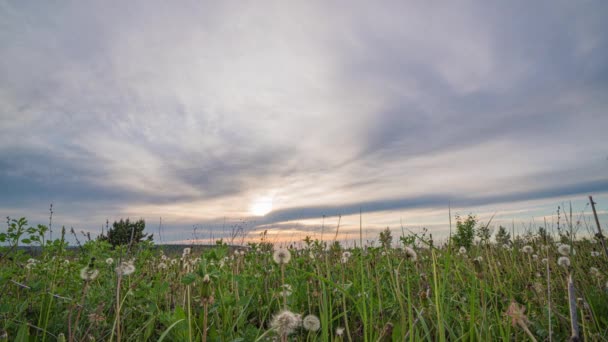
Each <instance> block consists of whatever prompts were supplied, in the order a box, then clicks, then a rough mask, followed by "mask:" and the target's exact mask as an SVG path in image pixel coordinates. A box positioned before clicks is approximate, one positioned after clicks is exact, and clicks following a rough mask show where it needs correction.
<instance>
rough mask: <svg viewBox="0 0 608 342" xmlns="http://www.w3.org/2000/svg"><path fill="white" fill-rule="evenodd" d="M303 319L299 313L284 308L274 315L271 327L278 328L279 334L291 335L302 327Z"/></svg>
mask: <svg viewBox="0 0 608 342" xmlns="http://www.w3.org/2000/svg"><path fill="white" fill-rule="evenodd" d="M301 322H302V320H301V318H299V317H298V315H296V314H294V313H293V312H291V311H289V310H283V311H281V312H279V313H278V314H276V315H274V316H273V317H272V321H270V327H271V328H272V329H274V330H276V331H277V332H278V333H279V335H289V334H291V333H293V332H294V330H296V329H297V328H298V327H300V324H301Z"/></svg>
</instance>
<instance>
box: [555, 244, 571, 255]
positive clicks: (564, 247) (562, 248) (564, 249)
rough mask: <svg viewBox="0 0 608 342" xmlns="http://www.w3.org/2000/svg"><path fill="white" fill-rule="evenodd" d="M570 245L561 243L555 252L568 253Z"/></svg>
mask: <svg viewBox="0 0 608 342" xmlns="http://www.w3.org/2000/svg"><path fill="white" fill-rule="evenodd" d="M570 249H571V248H570V245H566V244H562V245H559V247H557V252H558V253H559V254H561V255H570Z"/></svg>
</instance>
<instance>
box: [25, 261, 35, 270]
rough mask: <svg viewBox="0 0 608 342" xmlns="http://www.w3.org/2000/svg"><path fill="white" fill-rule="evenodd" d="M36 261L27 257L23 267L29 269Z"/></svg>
mask: <svg viewBox="0 0 608 342" xmlns="http://www.w3.org/2000/svg"><path fill="white" fill-rule="evenodd" d="M37 263H38V260H36V259H28V260H27V264H26V265H25V268H26V269H28V270H30V269H32V267H34V266H36V264H37Z"/></svg>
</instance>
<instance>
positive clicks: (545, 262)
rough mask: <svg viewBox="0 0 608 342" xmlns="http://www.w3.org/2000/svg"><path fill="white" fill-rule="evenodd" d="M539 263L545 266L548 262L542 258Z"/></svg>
mask: <svg viewBox="0 0 608 342" xmlns="http://www.w3.org/2000/svg"><path fill="white" fill-rule="evenodd" d="M540 262H542V263H543V264H545V265H546V264H547V263H548V262H549V260H547V258H543V259H542V260H541V261H540Z"/></svg>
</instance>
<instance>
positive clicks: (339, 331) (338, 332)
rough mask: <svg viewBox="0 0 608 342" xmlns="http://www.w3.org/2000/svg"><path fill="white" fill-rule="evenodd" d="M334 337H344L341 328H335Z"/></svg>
mask: <svg viewBox="0 0 608 342" xmlns="http://www.w3.org/2000/svg"><path fill="white" fill-rule="evenodd" d="M336 335H337V336H342V335H344V328H342V327H337V328H336Z"/></svg>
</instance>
